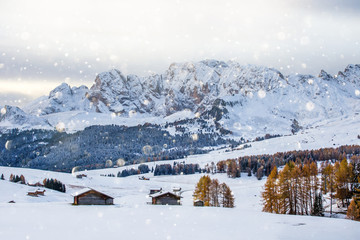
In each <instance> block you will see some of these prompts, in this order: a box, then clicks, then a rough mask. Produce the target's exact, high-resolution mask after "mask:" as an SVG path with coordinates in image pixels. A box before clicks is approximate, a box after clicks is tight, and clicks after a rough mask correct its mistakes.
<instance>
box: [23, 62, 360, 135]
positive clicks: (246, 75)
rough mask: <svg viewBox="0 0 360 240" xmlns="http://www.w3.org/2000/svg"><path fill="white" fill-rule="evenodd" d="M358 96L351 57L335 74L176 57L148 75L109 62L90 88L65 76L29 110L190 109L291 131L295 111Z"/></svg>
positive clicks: (342, 111)
mask: <svg viewBox="0 0 360 240" xmlns="http://www.w3.org/2000/svg"><path fill="white" fill-rule="evenodd" d="M359 100H360V65H348V66H347V67H346V69H345V70H344V71H343V72H339V73H338V74H337V75H336V76H331V75H330V74H328V73H326V72H325V71H324V70H321V72H320V74H319V76H317V77H315V76H311V75H299V74H294V75H289V76H284V75H282V74H281V72H279V71H277V70H275V69H272V68H266V67H260V66H253V65H247V66H243V65H240V64H239V63H236V62H232V61H229V62H222V61H216V60H205V61H201V62H195V63H192V62H187V63H174V64H172V65H170V67H169V68H168V70H167V71H166V72H165V73H163V74H161V75H158V74H154V75H151V76H147V77H139V76H136V75H128V76H125V75H123V74H122V73H121V72H120V71H119V70H111V71H109V72H104V73H101V74H99V75H98V76H97V77H96V79H95V82H94V84H93V86H92V87H91V88H90V89H88V88H87V87H85V86H81V87H78V88H77V87H73V88H71V87H70V86H69V85H67V84H65V83H63V84H62V85H60V86H59V87H57V88H55V89H54V90H53V91H51V92H50V94H49V96H45V97H42V98H39V99H37V100H35V101H34V102H32V103H30V104H29V105H28V106H26V107H25V109H24V110H25V112H27V113H28V114H31V115H38V116H42V117H44V118H47V116H48V115H49V114H50V115H51V114H54V113H59V114H61V113H62V112H74V111H83V112H87V113H105V114H113V115H114V116H117V117H118V116H120V117H125V118H127V117H132V116H133V115H134V113H136V114H138V115H140V116H142V115H143V116H147V117H149V116H151V117H155V118H156V117H161V118H164V117H166V116H170V115H172V114H174V113H179V112H181V111H184V110H187V111H190V112H192V113H193V114H194V116H197V117H201V118H204V119H209V120H212V119H214V120H215V121H216V123H217V124H220V125H221V126H223V127H225V128H226V129H229V130H230V131H232V132H235V133H236V132H241V134H242V133H244V132H247V131H248V132H252V133H254V134H261V133H263V132H270V133H276V132H282V133H286V132H290V130H291V129H290V125H291V124H292V122H293V121H294V120H295V119H296V120H297V121H298V122H299V123H300V125H305V126H307V125H311V124H312V123H314V122H316V121H321V120H324V119H328V118H332V117H341V116H346V115H351V114H354V113H355V112H359V111H360V104H359V103H360V101H359ZM90 125H91V123H90ZM259 129H260V130H259ZM256 131H259V132H258V133H256ZM241 134H240V135H241Z"/></svg>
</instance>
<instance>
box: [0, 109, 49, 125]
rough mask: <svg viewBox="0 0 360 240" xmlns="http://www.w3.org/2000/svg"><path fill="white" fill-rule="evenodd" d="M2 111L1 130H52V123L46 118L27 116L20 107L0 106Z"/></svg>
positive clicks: (0, 113) (0, 117)
mask: <svg viewBox="0 0 360 240" xmlns="http://www.w3.org/2000/svg"><path fill="white" fill-rule="evenodd" d="M0 109H1V112H0V123H1V124H0V130H1V129H2V128H4V129H6V128H19V129H31V128H45V129H49V128H51V125H50V123H49V122H48V121H47V120H45V119H44V118H41V117H38V116H34V115H31V114H27V113H25V112H24V111H23V110H21V109H20V108H18V107H14V106H8V105H5V106H4V107H1V106H0Z"/></svg>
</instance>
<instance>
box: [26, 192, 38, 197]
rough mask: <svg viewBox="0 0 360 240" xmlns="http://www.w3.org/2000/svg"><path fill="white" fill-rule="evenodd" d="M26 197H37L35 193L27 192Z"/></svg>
mask: <svg viewBox="0 0 360 240" xmlns="http://www.w3.org/2000/svg"><path fill="white" fill-rule="evenodd" d="M27 195H29V196H32V197H37V196H38V195H37V193H36V192H28V193H27Z"/></svg>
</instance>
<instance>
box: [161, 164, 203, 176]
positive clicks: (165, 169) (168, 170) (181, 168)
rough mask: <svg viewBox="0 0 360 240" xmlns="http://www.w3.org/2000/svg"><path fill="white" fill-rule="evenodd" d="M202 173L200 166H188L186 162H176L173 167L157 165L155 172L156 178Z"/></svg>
mask: <svg viewBox="0 0 360 240" xmlns="http://www.w3.org/2000/svg"><path fill="white" fill-rule="evenodd" d="M197 172H198V173H200V172H201V168H200V166H199V164H193V163H190V164H186V163H185V162H180V163H179V162H174V163H173V166H171V164H160V165H156V167H155V170H154V176H159V175H181V174H184V175H188V174H195V173H197Z"/></svg>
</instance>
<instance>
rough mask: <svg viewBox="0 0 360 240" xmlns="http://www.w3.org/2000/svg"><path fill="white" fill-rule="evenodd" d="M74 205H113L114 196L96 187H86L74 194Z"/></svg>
mask: <svg viewBox="0 0 360 240" xmlns="http://www.w3.org/2000/svg"><path fill="white" fill-rule="evenodd" d="M73 196H74V203H73V204H74V205H113V204H114V198H113V197H110V196H108V195H106V194H104V193H101V192H99V191H96V190H95V189H91V188H85V189H83V190H81V191H79V192H76V193H75V194H73Z"/></svg>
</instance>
